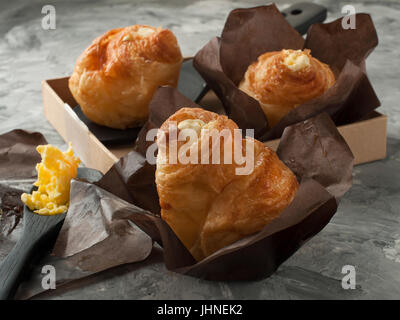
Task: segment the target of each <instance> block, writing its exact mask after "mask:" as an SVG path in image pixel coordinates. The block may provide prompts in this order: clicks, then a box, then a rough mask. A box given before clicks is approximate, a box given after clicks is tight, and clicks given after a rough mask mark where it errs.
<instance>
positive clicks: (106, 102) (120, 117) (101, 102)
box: [69, 25, 183, 129]
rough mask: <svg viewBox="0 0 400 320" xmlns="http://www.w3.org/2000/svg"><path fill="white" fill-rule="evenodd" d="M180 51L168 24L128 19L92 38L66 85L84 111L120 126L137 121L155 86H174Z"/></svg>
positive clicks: (95, 119)
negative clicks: (124, 24) (157, 25)
mask: <svg viewBox="0 0 400 320" xmlns="http://www.w3.org/2000/svg"><path fill="white" fill-rule="evenodd" d="M182 60H183V58H182V54H181V51H180V48H179V45H178V42H177V40H176V38H175V36H174V34H173V33H172V32H171V31H170V30H168V29H162V28H154V27H151V26H145V25H134V26H129V27H126V28H119V29H113V30H110V31H108V32H106V33H105V34H103V35H102V36H100V37H98V38H96V39H95V40H94V41H93V42H92V44H91V45H90V46H89V47H88V48H87V49H86V50H85V51H84V52H83V53H82V54H81V56H80V57H79V58H78V60H77V62H76V65H75V68H74V72H73V74H72V76H71V78H70V80H69V88H70V90H71V92H72V94H73V96H74V98H75V100H76V101H77V102H78V103H79V104H80V105H81V108H82V111H83V112H84V113H85V115H86V116H87V117H88V118H89V119H90V120H92V121H93V122H96V123H98V124H101V125H105V126H109V127H112V128H119V129H124V128H128V127H132V126H135V125H140V124H142V123H143V122H144V121H145V120H146V118H147V116H148V104H149V102H150V100H151V98H152V96H153V94H154V92H155V90H156V89H157V88H158V86H162V85H170V86H174V87H176V85H177V82H178V78H179V71H180V66H181V63H182Z"/></svg>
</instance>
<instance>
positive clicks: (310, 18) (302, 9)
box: [281, 2, 327, 34]
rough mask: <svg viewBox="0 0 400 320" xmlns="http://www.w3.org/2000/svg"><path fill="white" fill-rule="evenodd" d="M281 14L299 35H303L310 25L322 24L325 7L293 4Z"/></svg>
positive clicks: (306, 3)
mask: <svg viewBox="0 0 400 320" xmlns="http://www.w3.org/2000/svg"><path fill="white" fill-rule="evenodd" d="M281 12H282V14H283V15H284V16H285V18H286V20H287V21H288V22H289V23H290V25H291V26H292V27H293V28H295V29H296V30H297V31H298V32H299V33H300V34H305V33H306V32H307V30H308V28H309V27H310V26H311V25H312V24H314V23H318V22H323V21H324V20H325V19H326V15H327V10H326V8H325V7H323V6H321V5H318V4H315V3H309V2H301V3H295V4H294V5H291V6H290V7H289V8H286V9H285V10H282V11H281Z"/></svg>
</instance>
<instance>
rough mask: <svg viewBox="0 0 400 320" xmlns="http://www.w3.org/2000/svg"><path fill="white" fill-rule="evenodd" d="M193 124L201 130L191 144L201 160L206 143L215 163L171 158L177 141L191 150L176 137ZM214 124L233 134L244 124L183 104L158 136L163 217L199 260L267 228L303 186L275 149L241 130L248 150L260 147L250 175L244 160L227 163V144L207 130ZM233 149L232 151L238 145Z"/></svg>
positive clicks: (158, 182) (158, 178) (158, 166)
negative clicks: (244, 171)
mask: <svg viewBox="0 0 400 320" xmlns="http://www.w3.org/2000/svg"><path fill="white" fill-rule="evenodd" d="M173 123H176V124H177V126H176V127H175V128H176V132H177V134H176V135H174V134H172V135H171V134H170V132H173V131H168V130H169V127H170V126H171V124H173ZM187 128H190V129H194V130H195V132H196V137H195V139H194V140H192V141H190V140H189V141H190V143H189V145H190V150H197V151H198V152H199V154H200V155H199V156H198V159H202V155H203V152H204V147H208V148H210V149H209V150H210V151H209V154H208V157H209V161H208V163H209V164H207V163H205V161H203V160H202V161H201V162H200V160H199V163H197V164H196V163H187V164H182V163H180V162H179V161H175V164H174V161H171V159H172V158H171V154H173V153H171V152H170V148H171V146H173V145H174V142H175V143H176V144H177V150H178V151H177V154H178V156H179V155H180V154H181V153H182V152H185V153H187V150H189V149H186V148H183V146H184V145H185V144H187V143H188V142H187V141H186V140H184V141H181V140H179V139H178V140H177V138H176V137H177V136H178V137H179V133H180V132H181V131H182V130H185V129H187ZM206 129H208V130H206ZM213 129H214V130H217V131H218V132H222V130H225V131H226V130H228V132H231V133H232V134H233V130H234V129H238V127H237V125H236V124H235V123H234V122H233V121H232V120H230V119H228V118H227V117H226V116H223V115H218V114H216V113H213V112H209V111H205V110H203V109H200V108H183V109H180V110H179V111H178V112H176V113H175V114H174V115H172V116H171V117H170V118H168V119H167V120H166V121H165V122H164V123H163V125H162V126H161V128H160V130H159V132H158V136H157V144H158V146H159V151H158V155H157V169H156V185H157V191H158V195H159V199H160V206H161V217H162V219H164V220H165V221H166V222H167V223H168V225H169V226H170V227H171V228H172V230H173V231H174V232H175V234H176V235H177V236H178V238H179V239H180V240H181V241H182V243H183V244H184V245H185V246H186V247H187V249H188V250H189V251H190V252H191V254H192V255H193V257H194V258H195V259H196V260H201V259H203V258H204V257H206V256H209V255H210V254H212V253H214V252H216V251H217V250H219V249H221V248H223V247H225V246H227V245H229V244H232V243H233V242H235V241H237V240H239V239H241V238H243V237H245V236H247V235H250V234H254V233H256V232H258V231H260V230H261V229H263V228H264V227H265V225H267V224H268V223H269V222H270V221H272V220H273V219H275V218H276V217H278V216H279V214H280V213H281V212H282V210H283V209H285V208H286V207H287V206H288V205H289V203H290V202H291V201H292V199H293V198H294V196H295V194H296V191H297V188H298V182H297V180H296V176H295V175H294V174H293V173H292V171H291V170H290V169H289V168H287V167H286V166H285V164H284V163H283V162H282V161H280V160H279V158H278V157H277V155H276V154H275V152H274V151H272V150H271V149H269V148H268V147H267V146H265V145H264V144H263V143H261V142H260V141H258V140H255V139H252V138H250V137H246V138H245V139H242V137H241V135H240V136H239V143H242V147H243V149H242V150H246V145H248V146H249V147H252V148H254V149H253V150H254V158H252V159H251V160H252V163H253V165H254V168H253V170H252V171H249V172H248V173H250V174H246V175H238V174H237V171H236V169H237V168H239V167H243V164H242V165H238V164H236V161H232V162H231V163H229V162H227V163H224V160H223V159H225V158H224V155H225V154H224V152H225V149H224V148H225V146H224V143H220V144H219V143H218V144H215V143H214V142H213V141H212V139H209V138H207V137H208V136H206V135H205V132H207V131H208V132H211V131H212V130H213ZM204 139H207V140H204ZM224 139H225V136H224ZM226 141H230V140H226ZM227 143H229V142H227ZM232 143H233V140H232ZM182 149H185V150H184V151H182ZM227 150H228V151H227V152H232V150H233V148H232V149H231V150H230V151H229V149H227ZM215 152H217V153H219V159H221V161H220V162H221V163H220V164H213V162H212V156H213V153H215ZM242 155H243V153H242ZM178 159H179V158H178Z"/></svg>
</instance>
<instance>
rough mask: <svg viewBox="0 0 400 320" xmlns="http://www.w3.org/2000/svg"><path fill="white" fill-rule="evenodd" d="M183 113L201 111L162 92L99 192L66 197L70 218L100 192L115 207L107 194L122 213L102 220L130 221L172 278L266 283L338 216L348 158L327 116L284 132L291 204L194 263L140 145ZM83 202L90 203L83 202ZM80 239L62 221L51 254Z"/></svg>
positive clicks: (112, 211) (110, 209)
mask: <svg viewBox="0 0 400 320" xmlns="http://www.w3.org/2000/svg"><path fill="white" fill-rule="evenodd" d="M182 107H198V106H197V105H196V104H195V103H193V102H191V101H189V100H188V99H187V98H185V97H184V96H183V95H181V94H180V93H178V92H177V91H176V90H175V89H173V88H168V87H162V88H159V89H158V91H157V92H156V94H155V96H154V98H153V100H152V102H151V104H150V118H149V120H148V122H147V124H146V126H145V127H144V128H143V130H142V132H141V134H140V136H139V138H138V141H137V144H136V150H134V151H132V152H131V153H129V154H128V155H126V156H125V157H123V158H122V159H121V160H120V161H119V162H118V163H116V164H115V165H114V166H113V167H112V169H111V170H110V171H109V172H108V173H107V174H106V175H105V176H104V177H103V178H102V179H101V180H100V181H99V182H98V183H96V186H94V185H90V184H87V185H86V187H85V186H83V185H81V191H80V192H77V193H76V194H75V195H72V196H71V207H70V210H69V212H68V214H69V215H71V216H74V215H76V214H77V213H75V212H74V211H73V208H78V207H79V204H78V203H79V202H80V203H81V205H82V204H83V203H85V198H87V197H88V196H89V195H90V193H93V192H96V193H97V192H104V191H99V190H102V189H105V190H107V191H108V192H109V193H107V197H108V199H113V198H112V196H111V193H112V194H114V195H115V198H114V201H115V202H118V203H123V204H124V205H123V206H122V207H117V208H115V207H114V206H109V205H108V206H105V205H103V203H102V201H100V203H99V206H100V207H101V211H102V212H103V213H102V214H103V215H105V216H107V217H109V218H108V219H110V220H113V219H122V220H124V219H125V220H129V221H130V222H132V223H134V224H136V225H137V226H138V227H139V228H141V229H142V230H143V231H145V232H146V233H147V234H148V235H150V236H151V237H152V239H153V240H155V241H157V242H158V243H159V244H160V245H161V246H162V247H163V251H164V261H165V264H166V267H167V268H168V269H169V270H172V271H175V272H179V273H183V274H186V275H190V276H195V277H199V278H205V279H209V280H250V279H256V278H260V277H266V276H269V275H271V274H272V273H273V272H274V271H275V270H276V269H277V267H278V266H279V265H280V264H281V263H282V262H283V261H285V260H286V259H287V258H288V257H289V256H290V255H291V254H293V253H294V252H295V251H296V250H297V249H298V248H300V247H301V245H302V244H304V243H305V241H307V240H308V239H309V238H310V237H312V236H313V235H315V234H316V233H318V232H319V231H320V230H321V229H322V228H323V227H324V226H325V225H326V224H327V223H328V222H329V220H330V219H331V218H332V216H333V214H334V213H335V212H336V209H337V201H338V199H339V198H340V197H341V196H342V195H343V193H344V192H345V191H346V190H348V189H349V188H350V186H351V172H352V167H353V155H352V153H351V151H350V149H349V148H348V146H347V144H346V143H345V141H344V139H343V138H342V136H341V135H340V134H339V133H338V131H337V129H336V127H335V125H334V123H333V122H332V120H331V119H330V117H329V116H328V115H327V114H326V113H324V114H320V115H318V116H316V117H314V118H312V119H309V120H307V121H305V122H301V123H298V124H296V125H294V126H291V127H289V128H287V129H286V130H285V132H284V134H283V137H282V140H281V143H280V145H279V149H278V155H279V157H280V159H281V160H283V161H284V162H285V164H286V165H287V166H288V167H289V168H291V169H292V170H293V172H294V173H295V174H296V176H297V178H298V180H299V181H300V187H299V190H298V192H297V194H296V196H295V198H294V200H293V202H292V203H291V204H290V205H289V206H288V207H287V208H286V209H285V210H284V211H283V212H282V214H281V215H280V217H279V218H277V219H275V220H273V221H272V222H271V223H270V224H268V225H267V226H266V227H265V228H264V229H263V230H262V231H260V232H258V233H256V234H254V235H251V236H248V237H246V238H244V239H241V240H239V241H238V242H235V243H233V244H232V245H229V246H227V247H225V248H223V249H220V250H219V251H217V252H216V253H214V254H212V255H210V256H208V257H207V258H205V259H204V260H202V261H200V262H197V263H196V261H195V260H194V258H193V257H192V256H191V254H190V253H189V251H188V250H187V249H186V247H185V246H184V245H183V244H182V243H181V241H180V240H179V239H178V238H177V236H176V235H175V234H174V232H173V231H172V230H171V228H170V227H169V226H168V225H167V224H166V223H165V222H164V221H163V220H162V219H161V218H160V216H159V206H158V196H157V191H156V189H155V183H154V179H155V177H154V172H155V165H151V164H149V163H148V162H146V160H145V152H146V145H148V143H145V141H144V140H143V139H144V138H145V136H146V131H147V130H148V129H150V128H157V127H159V126H160V125H161V124H162V123H163V122H164V121H165V120H166V119H167V118H168V117H169V116H170V115H171V114H173V113H174V112H175V111H176V110H178V109H180V108H182ZM100 187H101V188H102V189H100ZM89 189H91V191H90V190H89ZM84 194H87V195H86V196H85V197H83V195H84ZM121 198H122V199H124V200H122V199H121ZM77 202H78V203H77ZM80 215H81V218H82V220H81V222H80V224H79V225H82V223H85V224H86V225H88V226H89V225H91V224H92V223H93V219H95V218H94V217H93V216H92V215H90V214H86V215H85V214H84V212H83V211H82V212H81V213H80ZM78 231H79V232H78ZM85 232H88V230H86V231H85V228H83V227H81V226H78V225H77V224H76V223H74V224H73V223H72V221H70V223H68V221H67V220H66V221H65V223H64V226H63V229H62V230H61V233H60V236H59V239H58V242H61V243H62V245H56V247H55V250H54V253H55V254H56V255H58V256H65V255H67V253H68V252H67V250H66V249H65V248H67V247H69V248H70V250H72V251H73V250H74V249H76V247H77V246H79V245H78V244H76V245H75V246H74V245H73V244H72V242H71V241H70V238H69V236H68V234H73V233H75V234H76V237H78V235H83V233H85ZM76 239H77V238H76ZM92 245H93V243H92ZM72 247H75V248H72ZM104 249H105V250H106V249H107V248H104ZM107 250H108V249H107ZM109 250H111V248H109ZM102 254H103V256H104V257H103V258H102V257H98V259H99V263H100V261H101V259H106V255H107V254H108V252H107V251H104V252H103V253H102Z"/></svg>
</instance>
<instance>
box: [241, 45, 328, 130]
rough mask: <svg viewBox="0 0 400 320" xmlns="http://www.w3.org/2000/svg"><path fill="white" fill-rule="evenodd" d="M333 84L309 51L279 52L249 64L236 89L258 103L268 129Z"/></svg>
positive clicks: (271, 53) (270, 53) (266, 54)
mask: <svg viewBox="0 0 400 320" xmlns="http://www.w3.org/2000/svg"><path fill="white" fill-rule="evenodd" d="M334 83H335V76H334V74H333V72H332V71H331V69H330V68H329V66H328V65H326V64H324V63H322V62H320V61H319V60H317V59H316V58H314V57H312V56H311V54H310V50H308V49H305V50H303V51H302V50H282V51H273V52H267V53H264V54H262V55H261V56H259V57H258V59H257V61H256V62H254V63H253V64H251V65H250V66H249V67H248V69H247V71H246V73H245V75H244V77H243V79H242V81H241V82H240V84H239V89H240V90H242V91H244V92H245V93H247V94H248V95H249V96H251V97H253V98H254V99H256V100H258V102H259V103H260V106H261V108H262V109H263V111H264V113H265V115H266V116H267V118H268V122H269V124H270V126H271V127H273V126H274V125H276V124H277V123H278V122H279V120H280V119H281V118H283V117H284V116H285V115H286V114H287V113H288V112H289V111H291V110H292V109H294V108H295V107H296V106H298V105H300V104H302V103H305V102H307V101H309V100H311V99H313V98H316V97H318V96H320V95H321V94H323V93H324V92H325V91H326V90H327V89H328V88H330V87H331V86H332V85H333V84H334Z"/></svg>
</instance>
